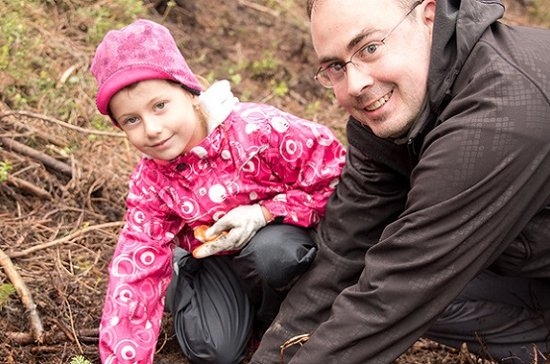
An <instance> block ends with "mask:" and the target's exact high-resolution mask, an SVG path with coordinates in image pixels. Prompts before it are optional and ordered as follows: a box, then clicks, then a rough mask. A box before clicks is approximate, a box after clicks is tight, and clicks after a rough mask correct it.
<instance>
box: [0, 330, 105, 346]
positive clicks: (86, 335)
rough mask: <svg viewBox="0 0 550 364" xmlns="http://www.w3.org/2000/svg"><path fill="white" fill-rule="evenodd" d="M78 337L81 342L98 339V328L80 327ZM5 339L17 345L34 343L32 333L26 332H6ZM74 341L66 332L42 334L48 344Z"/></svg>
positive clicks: (92, 341) (90, 341) (91, 341)
mask: <svg viewBox="0 0 550 364" xmlns="http://www.w3.org/2000/svg"><path fill="white" fill-rule="evenodd" d="M77 334H78V338H79V339H80V341H81V342H83V343H94V342H97V341H98V340H99V329H82V330H78V332H77ZM4 336H5V337H6V339H8V340H9V341H11V342H12V343H15V344H19V345H30V344H33V343H34V338H33V336H32V334H29V333H28V332H13V331H11V332H6V333H4ZM67 340H68V341H70V342H74V337H73V336H72V335H71V336H68V335H67V333H66V332H64V331H62V332H60V331H54V332H47V333H45V334H44V342H45V343H48V344H57V343H61V342H65V341H67Z"/></svg>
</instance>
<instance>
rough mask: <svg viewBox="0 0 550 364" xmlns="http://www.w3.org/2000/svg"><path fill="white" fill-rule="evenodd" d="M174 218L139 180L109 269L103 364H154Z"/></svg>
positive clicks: (169, 269)
mask: <svg viewBox="0 0 550 364" xmlns="http://www.w3.org/2000/svg"><path fill="white" fill-rule="evenodd" d="M170 216H171V215H170V214H169V213H168V209H167V207H166V206H165V205H163V204H162V202H161V201H160V200H159V199H158V196H157V194H156V193H154V191H151V190H148V189H147V186H145V185H144V183H143V181H142V180H140V179H139V177H136V176H135V175H134V176H133V177H132V180H131V182H130V192H129V195H128V198H127V213H126V224H125V226H124V228H123V229H122V232H121V234H120V237H119V240H118V244H117V246H116V249H115V252H114V255H113V257H112V260H111V263H110V265H109V283H108V288H107V294H106V298H105V305H104V308H103V316H102V319H101V326H100V335H99V336H100V338H99V351H100V357H101V361H102V362H103V363H109V364H115V363H140V364H146V363H153V355H154V353H155V347H156V343H157V338H158V334H159V328H160V324H161V319H162V314H163V310H164V294H165V290H166V287H167V286H168V284H169V282H170V279H171V272H172V264H171V262H172V248H171V242H172V239H173V238H174V235H175V234H176V233H177V231H179V230H180V228H181V222H180V220H179V219H175V218H170Z"/></svg>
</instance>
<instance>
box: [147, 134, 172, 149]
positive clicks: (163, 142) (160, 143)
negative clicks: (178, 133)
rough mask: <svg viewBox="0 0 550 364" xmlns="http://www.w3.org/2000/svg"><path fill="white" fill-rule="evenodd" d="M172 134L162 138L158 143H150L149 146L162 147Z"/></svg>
mask: <svg viewBox="0 0 550 364" xmlns="http://www.w3.org/2000/svg"><path fill="white" fill-rule="evenodd" d="M172 136H173V135H171V136H169V137H168V138H166V139H164V140H161V141H160V142H158V143H155V144H153V145H151V148H160V147H163V146H164V145H165V144H166V143H167V142H168V141H169V140H170V139H172Z"/></svg>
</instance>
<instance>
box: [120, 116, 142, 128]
mask: <svg viewBox="0 0 550 364" xmlns="http://www.w3.org/2000/svg"><path fill="white" fill-rule="evenodd" d="M137 122H138V118H136V117H135V116H131V117H129V118H126V119H124V120H123V122H122V124H123V125H128V126H130V125H133V124H135V123H137Z"/></svg>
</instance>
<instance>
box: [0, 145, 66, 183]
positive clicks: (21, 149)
mask: <svg viewBox="0 0 550 364" xmlns="http://www.w3.org/2000/svg"><path fill="white" fill-rule="evenodd" d="M0 143H1V144H4V145H5V146H7V147H9V148H10V149H11V150H13V151H15V152H17V153H21V154H23V155H26V156H28V157H31V158H34V159H36V160H38V161H40V162H42V163H43V164H44V165H45V166H47V167H50V168H52V169H54V170H56V171H58V172H60V173H63V174H64V175H66V176H69V177H71V178H72V177H73V170H72V168H71V166H69V165H68V164H66V163H63V162H60V161H58V160H57V159H55V158H53V157H50V156H49V155H46V154H44V153H42V152H39V151H37V150H36V149H33V148H31V147H29V146H26V145H25V144H21V143H19V142H16V141H15V140H11V139H8V138H4V137H0Z"/></svg>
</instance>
